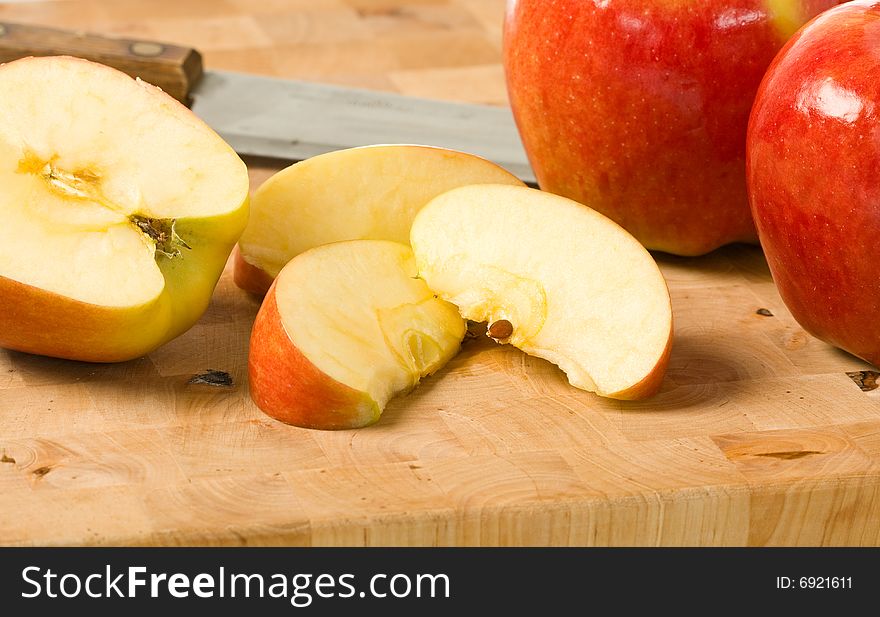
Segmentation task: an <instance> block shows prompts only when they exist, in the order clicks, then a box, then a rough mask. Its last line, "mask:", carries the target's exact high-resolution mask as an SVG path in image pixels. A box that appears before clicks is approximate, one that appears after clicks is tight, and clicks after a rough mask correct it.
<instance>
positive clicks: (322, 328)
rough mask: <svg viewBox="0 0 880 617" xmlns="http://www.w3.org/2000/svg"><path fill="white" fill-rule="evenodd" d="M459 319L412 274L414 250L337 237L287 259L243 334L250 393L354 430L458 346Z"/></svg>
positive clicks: (278, 414) (303, 419)
mask: <svg viewBox="0 0 880 617" xmlns="http://www.w3.org/2000/svg"><path fill="white" fill-rule="evenodd" d="M464 333H465V324H464V321H463V320H462V318H461V316H460V315H459V314H458V310H457V309H456V308H455V307H454V306H453V305H451V304H449V303H447V302H444V301H442V300H439V299H438V298H437V297H436V296H435V295H434V293H433V292H432V291H431V290H430V289H428V287H427V286H426V285H425V283H424V281H422V280H421V279H419V278H418V277H417V276H416V266H415V260H414V259H413V255H412V251H411V250H410V248H409V247H408V246H406V245H404V244H400V243H397V242H390V241H385V240H353V241H348V242H337V243H333V244H328V245H325V246H321V247H317V248H314V249H311V250H309V251H306V252H305V253H302V254H300V255H298V256H297V257H295V258H294V259H292V260H291V261H290V262H289V263H288V264H287V265H286V266H285V267H284V269H283V270H282V271H281V273H280V274H279V275H278V277H277V278H276V279H275V282H274V283H273V284H272V286H271V288H270V290H269V293H268V294H267V295H266V298H265V300H264V302H263V306H262V307H261V308H260V312H259V313H258V315H257V319H256V322H255V323H254V328H253V332H252V334H251V343H250V355H249V359H248V366H249V376H250V388H251V396H252V397H253V399H254V401H255V402H256V403H257V405H258V406H259V407H260V408H261V409H262V410H263V411H264V412H266V413H267V414H268V415H270V416H272V417H274V418H276V419H278V420H281V421H283V422H286V423H288V424H294V425H296V426H302V427H306V428H318V429H346V428H357V427H361V426H366V425H368V424H372V423H373V422H375V421H376V420H378V419H379V416H380V414H381V413H382V410H383V409H384V407H385V405H386V403H387V402H388V401H389V400H390V399H391V398H392V397H393V396H395V395H397V394H400V393H402V392H407V391H409V390H410V389H412V388H413V387H414V386H415V385H416V384H418V383H419V380H420V379H421V378H422V377H425V376H426V375H430V374H432V373H434V372H435V371H437V370H438V369H439V368H441V367H442V366H443V365H444V364H446V362H448V361H449V360H450V359H451V358H452V357H453V356H454V355H455V354H456V353H457V351H458V349H459V345H460V344H461V340H462V338H463V337H464Z"/></svg>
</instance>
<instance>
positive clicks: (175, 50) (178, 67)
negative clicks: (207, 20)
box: [0, 22, 203, 104]
mask: <svg viewBox="0 0 880 617" xmlns="http://www.w3.org/2000/svg"><path fill="white" fill-rule="evenodd" d="M61 55H67V56H77V57H79V58H85V59H86V60H92V61H94V62H100V63H101V64H106V65H108V66H112V67H114V68H116V69H119V70H120V71H122V72H124V73H128V74H129V75H131V76H132V77H140V78H141V79H143V80H144V81H146V82H149V83H151V84H153V85H155V86H159V87H160V88H162V89H163V90H164V91H165V92H167V93H168V94H170V95H171V96H173V97H174V98H176V99H177V100H178V101H181V102H183V103H184V104H187V103H188V102H189V93H190V91H191V90H192V88H193V86H195V84H196V83H197V82H198V80H199V79H200V78H201V76H202V72H203V68H202V56H201V54H200V53H199V52H197V51H196V50H195V49H190V48H188V47H179V46H177V45H168V44H165V43H155V42H152V41H139V40H134V39H118V38H111V37H106V36H98V35H95V34H86V33H84V32H71V31H69V30H58V29H55V28H44V27H42V26H28V25H24V24H13V23H8V22H0V62H9V61H11V60H16V59H18V58H24V57H26V56H61Z"/></svg>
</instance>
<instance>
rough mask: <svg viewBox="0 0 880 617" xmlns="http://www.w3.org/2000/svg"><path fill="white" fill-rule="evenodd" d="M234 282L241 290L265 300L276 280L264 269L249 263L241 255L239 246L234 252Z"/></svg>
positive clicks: (236, 246)
mask: <svg viewBox="0 0 880 617" xmlns="http://www.w3.org/2000/svg"><path fill="white" fill-rule="evenodd" d="M232 260H233V275H232V277H233V280H234V281H235V284H236V285H237V286H238V288H239V289H242V290H243V291H246V292H248V293H249V294H253V295H254V296H257V297H258V298H263V297H265V295H266V294H267V293H269V288H270V287H271V286H272V281H274V280H275V279H273V278H272V276H271V275H270V274H269V273H268V272H266V271H265V270H263V269H262V268H260V267H258V266H255V265H253V264H252V263H250V262H248V261H247V260H246V259H245V258H244V257H243V256H242V254H241V249H239V248H238V245H237V244H236V245H235V248H234V249H233V251H232Z"/></svg>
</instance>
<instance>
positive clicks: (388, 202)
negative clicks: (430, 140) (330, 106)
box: [235, 145, 522, 296]
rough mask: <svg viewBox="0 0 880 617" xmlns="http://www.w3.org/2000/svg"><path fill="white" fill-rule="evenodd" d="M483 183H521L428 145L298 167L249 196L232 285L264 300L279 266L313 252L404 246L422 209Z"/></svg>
mask: <svg viewBox="0 0 880 617" xmlns="http://www.w3.org/2000/svg"><path fill="white" fill-rule="evenodd" d="M483 183H496V184H517V185H520V186H521V185H522V182H520V181H519V180H518V179H517V178H516V177H515V176H513V175H511V174H510V173H508V172H507V171H505V170H504V169H502V168H501V167H499V166H497V165H495V164H494V163H491V162H489V161H487V160H485V159H482V158H480V157H477V156H474V155H472V154H465V153H463V152H457V151H455V150H447V149H444V148H433V147H429V146H410V145H382V146H364V147H361V148H351V149H348V150H337V151H336V152H330V153H327V154H322V155H320V156H316V157H314V158H311V159H308V160H306V161H302V162H299V163H296V164H295V165H291V166H290V167H288V168H287V169H284V170H282V171H280V172H278V173H277V174H275V175H274V176H272V177H271V178H269V179H268V180H267V181H266V182H265V183H264V184H263V185H262V186H261V187H260V188H259V189H258V190H257V192H256V193H255V194H254V199H253V204H252V211H251V222H250V224H249V225H248V227H247V229H246V230H245V233H244V235H243V236H242V238H241V241H240V242H239V254H238V255H237V256H236V266H235V282H236V283H237V284H238V286H239V287H241V288H242V289H244V290H246V291H249V292H251V293H255V294H257V295H261V296H262V295H264V294H265V293H266V291H267V290H268V289H269V285H270V284H271V283H272V279H274V278H275V277H276V276H277V275H278V273H279V272H280V271H281V268H283V267H284V264H286V263H287V262H288V261H290V260H291V259H292V258H293V257H295V256H296V255H299V254H300V253H302V252H303V251H306V250H308V249H310V248H313V247H316V246H320V245H322V244H329V243H330V242H337V241H341V240H365V239H369V240H393V241H395V242H401V243H403V244H409V228H410V225H411V224H412V220H413V218H414V217H415V215H416V213H417V212H418V211H419V209H420V208H421V207H422V206H424V205H425V204H426V203H428V202H429V201H430V200H431V199H432V198H434V197H436V196H437V195H439V194H440V193H443V192H445V191H448V190H449V189H452V188H455V187H457V186H464V185H467V184H483Z"/></svg>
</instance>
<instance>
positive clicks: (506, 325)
mask: <svg viewBox="0 0 880 617" xmlns="http://www.w3.org/2000/svg"><path fill="white" fill-rule="evenodd" d="M486 334H488V335H489V336H490V337H491V338H493V339H495V340H496V341H502V340H505V339H508V338H510V335H511V334H513V324H512V323H510V322H509V321H507V320H506V319H499V320H498V321H494V322H492V323H491V324H490V325H489V329H488V331H487V332H486Z"/></svg>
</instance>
